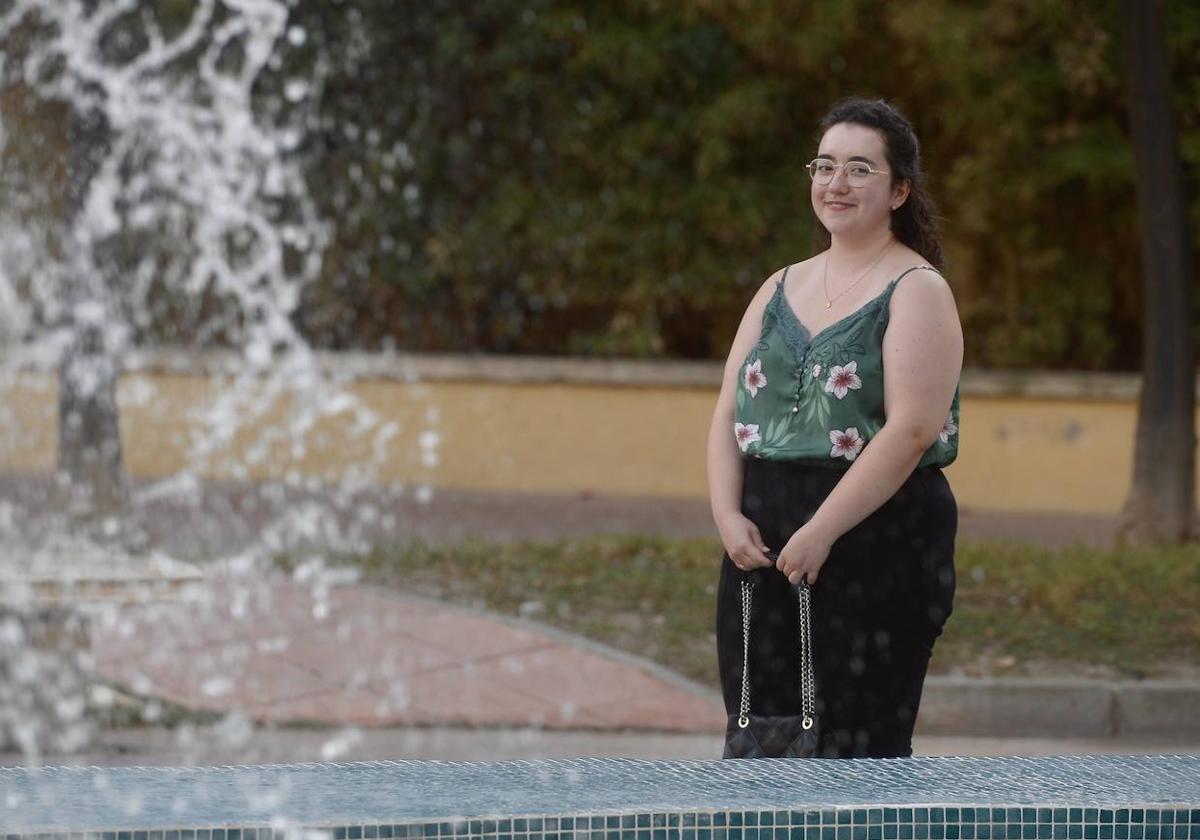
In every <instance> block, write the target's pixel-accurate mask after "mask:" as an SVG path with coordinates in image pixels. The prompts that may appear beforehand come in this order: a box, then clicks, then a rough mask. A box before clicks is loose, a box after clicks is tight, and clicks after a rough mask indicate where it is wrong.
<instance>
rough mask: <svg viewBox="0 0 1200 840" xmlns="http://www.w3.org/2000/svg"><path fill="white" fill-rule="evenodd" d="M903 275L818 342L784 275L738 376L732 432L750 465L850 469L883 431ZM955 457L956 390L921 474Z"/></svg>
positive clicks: (821, 334) (920, 464)
mask: <svg viewBox="0 0 1200 840" xmlns="http://www.w3.org/2000/svg"><path fill="white" fill-rule="evenodd" d="M917 268H929V266H914V267H913V268H910V269H907V270H906V271H904V272H903V273H902V274H901V275H900V277H897V278H896V279H895V280H893V281H892V282H890V283H888V285H887V288H886V289H884V290H883V291H882V292H880V293H879V295H878V296H877V297H875V298H874V299H872V300H871V301H868V302H867V303H866V304H864V305H863V306H861V307H860V308H859V309H857V310H855V311H854V312H852V313H850V314H849V315H847V316H846V317H845V318H842V319H841V320H839V321H835V322H834V323H832V324H830V325H829V326H828V327H826V328H825V329H823V330H821V331H820V332H818V333H817V334H816V335H815V336H813V335H809V332H808V330H807V329H806V328H805V327H804V325H803V324H801V323H800V321H799V319H797V318H796V315H795V313H794V312H793V311H792V307H791V305H790V304H789V303H788V302H787V298H786V297H785V296H784V291H783V284H784V282H785V281H786V280H787V269H784V271H783V276H782V277H781V278H780V279H779V280H777V281H776V283H775V294H774V295H773V296H772V297H771V299H770V301H768V302H767V306H766V309H765V310H764V311H763V320H762V333H761V334H760V336H759V339H758V344H757V345H756V346H755V347H754V349H753V350H751V351H750V354H749V355H748V356H747V357H746V359H745V361H744V362H743V363H742V368H741V374H740V375H739V376H738V383H737V391H736V397H735V400H736V407H735V410H734V424H733V432H734V437H735V438H736V440H737V444H738V448H739V449H741V451H742V453H743V454H744V455H746V457H749V458H767V459H772V460H779V461H793V460H804V461H815V462H819V463H824V464H827V465H830V466H841V467H844V468H848V467H849V466H850V464H851V463H853V461H854V459H855V458H857V457H858V455H859V453H861V452H862V450H863V447H865V446H866V445H867V443H868V442H869V441H870V440H871V438H872V437H874V436H875V434H876V433H878V432H879V430H880V429H881V428H883V423H884V420H885V419H886V416H885V414H884V408H883V334H884V332H885V331H886V330H887V325H888V317H889V315H890V310H889V307H888V303H889V301H890V300H891V298H892V291H893V290H894V289H895V288H896V284H897V283H899V282H900V279H901V278H902V277H904V275H905V274H908V273H909V272H910V271H914V270H915V269H917ZM957 456H958V388H957V387H956V388H955V389H954V400H953V402H952V403H951V405H950V413H949V414H948V415H947V417H946V422H945V424H944V425H943V426H942V431H941V433H940V434H939V435H938V438H937V440H936V441H934V443H933V445H932V446H930V447H929V449H927V450H926V451H925V454H924V455H922V456H921V460H920V461H919V462H918V464H917V466H918V467H923V466H928V465H931V464H933V465H937V466H940V467H944V466H947V465H948V464H950V463H952V462H953V461H954V459H955V458H956V457H957Z"/></svg>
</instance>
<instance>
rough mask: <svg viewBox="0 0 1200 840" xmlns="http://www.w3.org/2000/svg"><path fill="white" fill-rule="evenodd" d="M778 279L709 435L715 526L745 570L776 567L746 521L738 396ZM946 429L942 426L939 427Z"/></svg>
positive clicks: (736, 357) (733, 358) (757, 301)
mask: <svg viewBox="0 0 1200 840" xmlns="http://www.w3.org/2000/svg"><path fill="white" fill-rule="evenodd" d="M774 277H775V275H772V277H771V278H768V279H767V281H766V282H765V283H763V285H762V287H761V288H760V289H759V290H758V292H757V293H756V294H755V295H754V299H753V300H751V301H750V305H749V306H748V307H746V312H745V314H744V315H743V316H742V321H741V324H740V325H739V326H738V330H737V334H736V335H735V336H734V339H733V345H732V347H731V348H730V350H729V357H728V358H727V359H726V360H725V373H724V375H723V376H722V378H721V392H720V394H719V395H718V396H717V405H716V408H715V409H714V410H713V419H712V425H711V426H710V427H709V430H708V457H707V466H708V500H709V504H710V505H711V506H712V516H713V522H714V523H715V524H716V526H717V530H718V531H719V532H720V534H721V542H722V544H723V545H724V547H725V551H726V552H727V553H728V554H729V556H730V558H731V559H732V560H733V562H734V563H736V564H737V565H738V566H739V567H740V568H747V569H749V568H754V567H756V566H770V565H771V561H770V560H768V559H767V558H766V557H765V556H764V554H763V552H765V551H767V550H768V549H767V546H766V545H765V544H764V543H763V540H762V535H761V534H759V532H758V528H757V527H756V526H755V525H754V523H753V522H751V521H750V520H749V519H747V518H746V517H744V516H742V480H743V476H744V474H745V468H744V465H743V463H742V455H741V452H740V451H739V450H738V446H737V441H736V440H734V437H733V406H734V393H735V391H736V389H737V381H738V377H739V376H741V374H742V371H741V365H742V361H743V360H744V359H745V358H746V356H748V355H749V354H750V351H751V350H753V349H754V345H755V344H756V343H758V339H759V335H760V333H761V331H762V316H763V310H764V309H765V308H766V305H767V302H768V301H769V300H770V299H771V296H772V295H773V294H774V292H775V283H774ZM939 428H940V427H939Z"/></svg>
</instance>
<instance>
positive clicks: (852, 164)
mask: <svg viewBox="0 0 1200 840" xmlns="http://www.w3.org/2000/svg"><path fill="white" fill-rule="evenodd" d="M805 168H806V169H807V170H808V174H809V176H810V177H811V178H812V179H813V181H814V182H815V183H818V184H820V185H821V186H825V185H826V184H828V183H831V182H832V181H833V176H834V175H836V174H837V171H838V170H839V169H845V170H846V183H847V184H849V185H850V186H852V187H854V188H855V189H857V188H859V187H865V186H866V185H867V180H868V179H869V178H870V177H871V176H872V175H891V174H892V173H890V172H887V171H885V170H883V169H876V168H875V167H873V166H871V165H870V164H868V163H864V162H863V161H861V160H849V161H846V162H845V163H834V162H833V161H831V160H829V159H828V158H814V159H813V160H811V161H809V162H808V166H806V167H805Z"/></svg>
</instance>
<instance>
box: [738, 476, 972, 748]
mask: <svg viewBox="0 0 1200 840" xmlns="http://www.w3.org/2000/svg"><path fill="white" fill-rule="evenodd" d="M844 472H845V471H844V469H843V468H839V467H825V466H821V465H819V464H810V463H802V462H786V461H770V460H763V459H756V458H751V459H747V460H746V476H745V482H744V484H743V490H742V513H743V514H745V516H747V517H748V518H749V519H750V520H751V521H753V522H754V523H755V524H756V525H757V526H758V528H759V530H760V531H761V532H762V536H763V540H764V541H765V542H766V544H767V546H768V547H769V548H771V549H773V550H774V551H779V550H780V549H782V548H783V546H784V544H786V543H787V541H788V539H790V538H791V536H792V534H794V533H795V532H796V530H797V529H799V528H800V526H801V525H803V524H804V523H805V522H807V521H808V520H809V519H811V518H812V515H813V514H814V513H815V512H816V510H817V508H818V507H819V506H820V504H821V502H822V501H824V499H825V497H826V496H828V495H829V492H830V491H831V490H832V489H833V488H834V486H835V485H836V484H837V481H838V479H839V478H840V477H841V476H842V475H844ZM957 529H958V506H957V504H956V502H955V500H954V494H953V493H952V492H951V490H950V485H949V483H948V482H947V481H946V477H945V476H944V475H943V474H942V471H941V469H939V468H938V467H922V468H919V469H917V470H914V471H913V473H912V475H911V476H909V478H908V479H907V480H906V481H905V482H904V484H903V485H901V487H900V489H899V490H897V491H896V493H895V494H894V495H893V496H892V497H891V498H890V499H889V500H888V501H887V502H885V503H884V504H883V505H882V506H881V507H880V508H879V509H877V510H876V511H874V512H873V513H872V514H871V515H870V516H868V517H866V518H865V519H864V520H863V521H862V522H860V523H859V524H858V525H856V526H855V527H854V528H852V529H850V531H848V532H847V533H845V534H844V535H842V536H841V537H840V538H839V539H838V540H837V541H836V542H835V543H834V544H833V548H832V550H831V551H830V554H829V559H828V560H827V561H826V563H825V565H824V566H822V567H821V573H820V576H819V577H818V579H817V582H816V584H815V585H814V586H813V592H812V609H813V614H812V629H813V638H812V645H813V671H814V675H815V678H816V701H817V704H816V706H817V716H818V721H819V725H820V731H821V738H820V747H819V750H818V753H819V755H821V756H823V757H829V758H851V757H870V758H897V757H906V756H910V755H912V733H913V726H914V725H915V723H916V718H917V709H918V707H919V705H920V702H921V689H922V686H923V685H924V682H925V672H926V669H927V667H928V665H929V657H930V655H931V654H932V653H933V643H934V640H935V639H936V638H937V637H938V635H940V633H941V632H942V627H943V625H944V624H945V622H946V619H947V618H948V617H949V615H950V610H951V605H952V603H953V600H954V584H955V578H954V538H955V533H956V531H957ZM746 574H747V573H745V572H742V571H741V570H739V569H738V568H737V567H736V566H735V565H733V562H732V561H731V560H730V559H729V555H728V554H726V555H724V557H723V558H722V564H721V577H720V583H719V585H718V589H717V661H718V665H719V667H720V672H721V692H722V694H723V695H724V699H725V708H726V711H727V712H728V713H729V714H736V713H737V711H738V706H739V703H740V700H741V684H742V605H741V581H742V579H743V578H744V577H745V576H746ZM752 574H755V573H752ZM755 576H756V577H757V578H758V583H759V585H757V586H756V587H755V590H754V602H753V608H752V610H751V630H750V656H749V659H750V709H751V711H752V712H753V713H755V714H761V715H793V714H799V713H800V684H799V669H800V651H799V646H798V639H797V633H798V631H797V627H798V624H797V622H798V616H797V610H798V606H797V601H796V594H795V590H794V589H793V587H792V586H791V585H790V584H789V583H788V582H787V579H786V578H785V577H784V576H783V574H782V573H781V572H779V571H777V570H773V569H765V570H761V571H759V572H757V573H756V574H755Z"/></svg>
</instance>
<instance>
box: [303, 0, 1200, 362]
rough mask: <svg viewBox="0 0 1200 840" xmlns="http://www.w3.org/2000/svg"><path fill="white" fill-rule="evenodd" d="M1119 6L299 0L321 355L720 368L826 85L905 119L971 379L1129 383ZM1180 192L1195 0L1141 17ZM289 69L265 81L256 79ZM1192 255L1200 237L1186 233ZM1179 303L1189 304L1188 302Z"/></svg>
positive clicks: (1132, 336) (794, 198)
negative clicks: (1164, 72) (328, 228)
mask: <svg viewBox="0 0 1200 840" xmlns="http://www.w3.org/2000/svg"><path fill="white" fill-rule="evenodd" d="M1118 6H1119V4H1118V3H1117V2H1116V0H1054V2H1050V0H988V1H987V2H957V0H956V1H955V2H951V0H906V2H904V3H891V2H884V1H883V0H824V1H823V2H803V3H800V2H794V1H793V0H769V1H764V2H749V0H741V1H740V2H738V1H737V0H725V2H717V0H680V1H679V2H670V0H617V2H610V3H604V4H598V3H592V2H586V1H585V0H476V2H471V3H460V2H456V1H455V0H426V2H422V3H419V4H404V6H403V10H402V11H401V10H399V9H398V8H397V7H396V5H395V4H393V3H389V2H382V0H341V2H326V0H299V2H297V4H296V8H295V10H294V16H295V17H294V20H295V21H296V22H297V23H298V24H300V25H302V26H304V27H305V29H306V30H307V32H308V33H310V34H311V37H310V38H308V39H307V40H306V41H305V42H304V43H303V44H302V45H298V46H296V47H295V48H294V49H292V50H291V52H290V53H289V61H290V62H292V63H293V65H297V64H302V65H306V67H308V66H311V65H312V64H313V63H314V62H315V63H316V64H317V65H318V69H319V71H320V72H319V77H320V79H321V81H320V85H319V91H318V92H317V94H316V95H315V96H313V97H310V98H309V99H307V100H305V102H304V103H303V104H302V105H298V106H296V107H303V108H307V109H309V111H308V113H307V115H306V120H307V121H308V123H309V125H310V127H312V128H315V129H316V130H315V131H312V133H311V134H310V136H309V143H308V145H307V146H306V147H305V149H304V153H305V154H306V156H307V158H306V160H307V165H308V167H309V171H310V173H311V177H312V179H313V181H314V183H315V184H317V185H319V186H318V187H317V189H316V190H315V192H316V195H317V196H318V200H319V201H321V202H322V203H323V205H324V207H323V210H324V211H325V212H326V214H327V217H328V218H330V219H332V220H333V222H334V229H333V232H332V237H333V238H332V242H331V245H330V248H329V250H328V251H327V254H326V262H325V265H324V270H323V274H322V277H321V280H320V282H319V283H318V284H316V285H315V286H314V287H313V288H312V289H311V290H310V295H309V299H308V300H307V301H306V302H305V305H304V306H302V307H301V310H300V317H301V318H302V320H303V323H304V327H305V330H306V332H307V333H308V335H309V336H310V337H311V338H312V340H313V341H314V343H316V344H317V345H318V346H323V347H331V348H364V349H374V348H378V347H381V346H395V347H399V348H401V349H406V350H418V351H421V350H424V351H466V352H490V353H537V354H555V355H557V354H579V355H602V356H608V355H617V356H660V357H670V358H691V359H704V358H719V357H720V356H721V355H722V354H723V353H724V350H725V348H726V347H727V345H728V341H729V340H730V338H731V337H732V333H733V330H734V328H735V327H736V324H737V319H738V317H739V316H740V314H741V311H742V309H743V308H744V306H745V304H746V302H747V301H748V299H749V296H750V294H751V293H752V290H753V289H754V288H755V287H756V286H757V284H758V283H759V282H761V281H762V279H763V278H765V277H766V276H767V275H768V274H769V273H770V272H772V271H773V270H775V269H776V268H778V267H779V266H782V265H784V264H786V263H788V262H792V261H795V260H799V259H802V258H804V257H806V256H808V255H809V254H810V253H812V214H811V210H810V206H809V199H808V189H809V181H808V176H807V174H806V173H805V171H804V169H803V164H804V163H805V162H806V161H807V160H809V159H810V158H811V157H812V155H813V153H814V152H815V149H816V135H815V130H814V125H815V122H816V120H817V119H818V118H819V117H820V115H821V114H822V113H823V112H824V110H825V109H826V108H827V107H828V106H829V105H830V104H831V103H832V102H833V101H835V100H836V99H837V98H839V97H841V96H845V95H852V94H853V95H867V96H880V97H884V98H886V99H889V100H891V101H893V102H895V103H896V104H898V105H899V107H900V108H901V109H902V110H903V111H904V112H905V113H906V114H907V115H908V117H909V118H910V119H911V120H912V121H913V123H914V125H915V127H916V130H917V133H918V136H919V137H920V138H921V140H922V143H923V154H924V163H925V166H926V169H927V171H928V175H929V182H930V186H931V189H932V192H933V195H934V197H935V198H936V199H937V201H938V203H939V205H940V209H941V215H942V217H943V227H944V235H945V239H946V245H947V252H948V257H949V265H948V268H947V275H948V278H949V279H950V282H951V284H952V286H953V288H954V289H955V293H956V296H957V298H958V303H959V308H960V313H961V315H962V318H963V322H964V327H965V328H966V330H967V331H968V333H969V334H970V335H972V336H973V340H972V341H971V342H969V343H968V347H967V359H966V364H967V365H969V366H977V367H1005V368H1043V369H1045V368H1058V369H1075V370H1123V371H1133V370H1137V369H1139V366H1140V361H1141V338H1140V335H1141V331H1140V321H1141V318H1142V314H1141V313H1142V308H1141V294H1142V290H1141V283H1140V279H1139V276H1140V271H1139V247H1138V239H1137V228H1136V210H1137V208H1136V202H1135V196H1134V169H1133V151H1132V144H1131V139H1130V130H1129V125H1128V96H1127V94H1126V88H1125V76H1124V72H1125V71H1124V68H1123V61H1122V54H1121V43H1120V38H1121V32H1120V25H1119V8H1118ZM1165 14H1166V20H1167V29H1168V34H1169V48H1170V61H1171V70H1172V78H1173V80H1174V87H1175V89H1174V106H1175V109H1176V114H1177V118H1178V124H1179V130H1180V135H1181V136H1180V145H1181V149H1182V153H1183V157H1184V164H1185V170H1186V172H1187V179H1188V184H1187V188H1188V194H1189V195H1190V196H1191V197H1192V199H1191V204H1190V220H1191V224H1192V226H1193V229H1195V227H1196V226H1197V225H1198V224H1200V200H1198V199H1197V198H1196V196H1197V194H1198V193H1197V190H1196V189H1195V187H1196V183H1195V182H1196V173H1197V164H1198V163H1200V72H1198V71H1200V5H1197V4H1196V3H1194V2H1192V0H1168V2H1166V4H1165ZM285 75H286V74H280V75H279V78H280V79H282V78H283V77H284V76H285ZM1194 239H1195V241H1200V237H1194ZM1197 300H1200V295H1198V296H1197Z"/></svg>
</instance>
